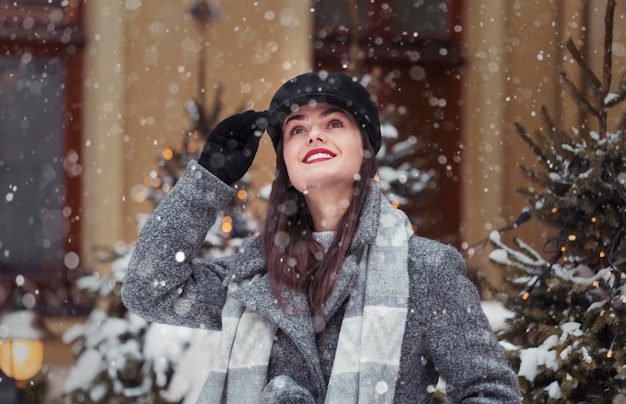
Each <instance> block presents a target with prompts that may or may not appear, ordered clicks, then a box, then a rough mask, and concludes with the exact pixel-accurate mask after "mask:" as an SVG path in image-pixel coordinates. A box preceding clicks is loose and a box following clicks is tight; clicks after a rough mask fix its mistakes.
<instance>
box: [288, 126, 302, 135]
mask: <svg viewBox="0 0 626 404" xmlns="http://www.w3.org/2000/svg"><path fill="white" fill-rule="evenodd" d="M289 133H291V134H292V135H299V134H301V133H304V128H303V127H302V126H296V127H295V128H293V129H292V130H291V131H290V132H289Z"/></svg>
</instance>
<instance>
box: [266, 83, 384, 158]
mask: <svg viewBox="0 0 626 404" xmlns="http://www.w3.org/2000/svg"><path fill="white" fill-rule="evenodd" d="M311 100H314V101H317V102H324V103H328V104H332V105H336V106H338V107H341V108H343V109H345V110H346V111H348V112H350V113H352V114H353V115H354V118H355V119H356V121H357V122H358V123H359V124H360V125H361V126H362V127H363V128H364V129H365V131H366V133H367V134H368V135H369V138H370V141H371V142H372V146H373V148H374V152H378V150H379V149H380V145H381V136H380V120H379V118H378V110H377V109H376V104H374V101H372V96H371V95H370V93H369V92H368V91H367V90H366V89H365V87H363V86H362V85H361V84H359V83H358V82H356V81H354V80H353V79H352V78H350V77H349V76H346V75H345V74H341V73H326V72H320V73H305V74H301V75H299V76H296V77H294V78H293V79H291V80H289V81H288V82H286V83H285V84H283V85H282V86H281V87H280V88H279V89H278V91H276V94H274V98H272V102H271V103H270V109H269V116H268V120H269V124H268V125H269V126H268V127H267V133H269V135H270V138H271V139H272V143H273V144H274V149H277V147H278V141H279V140H280V137H281V136H282V134H283V123H284V122H285V119H286V118H287V115H289V114H290V113H292V112H293V111H295V110H297V109H298V108H299V107H301V106H302V105H307V104H308V103H309V102H310V101H311Z"/></svg>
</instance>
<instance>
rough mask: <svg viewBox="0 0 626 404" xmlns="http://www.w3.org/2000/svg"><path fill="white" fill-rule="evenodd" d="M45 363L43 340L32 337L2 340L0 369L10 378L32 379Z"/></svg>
mask: <svg viewBox="0 0 626 404" xmlns="http://www.w3.org/2000/svg"><path fill="white" fill-rule="evenodd" d="M41 365H43V342H42V341H40V340H30V339H7V340H0V369H2V372H4V374H5V375H7V376H8V377H10V378H13V379H15V380H19V381H23V380H28V379H31V378H32V377H33V376H35V375H36V374H37V373H39V370H40V369H41Z"/></svg>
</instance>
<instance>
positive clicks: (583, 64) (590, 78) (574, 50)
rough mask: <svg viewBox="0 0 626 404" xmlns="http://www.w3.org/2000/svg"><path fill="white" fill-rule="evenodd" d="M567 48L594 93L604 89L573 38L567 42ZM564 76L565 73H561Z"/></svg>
mask: <svg viewBox="0 0 626 404" xmlns="http://www.w3.org/2000/svg"><path fill="white" fill-rule="evenodd" d="M566 47H567V50H568V51H569V52H570V54H571V55H572V57H573V58H574V60H575V61H576V63H578V65H579V66H580V68H581V69H582V71H583V73H584V75H585V77H586V79H587V82H588V83H589V85H590V86H591V88H592V90H593V93H594V94H596V93H597V92H598V91H599V90H600V88H601V87H602V83H600V80H599V79H598V78H597V77H596V75H595V73H594V72H593V71H592V70H591V68H590V67H589V64H588V63H587V61H586V60H585V58H584V57H583V55H582V54H581V53H580V50H579V49H578V47H577V46H576V44H575V43H574V41H573V40H572V39H571V38H570V39H569V40H568V41H567V43H566ZM563 74H565V73H561V75H563Z"/></svg>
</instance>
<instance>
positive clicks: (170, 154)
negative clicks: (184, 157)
mask: <svg viewBox="0 0 626 404" xmlns="http://www.w3.org/2000/svg"><path fill="white" fill-rule="evenodd" d="M163 158H164V159H165V160H168V161H169V160H171V159H173V158H174V151H172V149H170V148H167V149H163Z"/></svg>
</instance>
